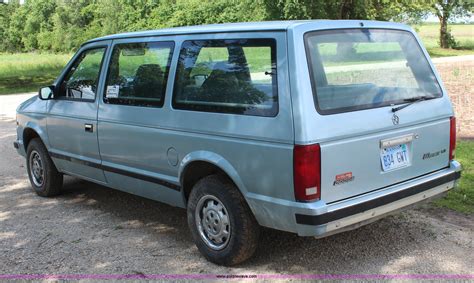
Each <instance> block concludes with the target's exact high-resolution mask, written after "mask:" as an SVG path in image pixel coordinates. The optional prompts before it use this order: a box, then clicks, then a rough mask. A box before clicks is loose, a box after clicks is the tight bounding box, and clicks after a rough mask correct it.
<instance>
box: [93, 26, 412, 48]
mask: <svg viewBox="0 0 474 283" xmlns="http://www.w3.org/2000/svg"><path fill="white" fill-rule="evenodd" d="M361 22H362V23H364V25H365V24H372V25H382V26H387V27H388V26H390V27H392V28H393V27H400V28H404V29H406V28H407V26H406V25H404V24H399V23H388V22H380V21H365V20H297V21H266V22H245V23H227V24H210V25H199V26H185V27H175V28H166V29H158V30H147V31H138V32H127V33H119V34H113V35H107V36H103V37H98V38H94V39H91V40H89V41H87V42H85V43H84V44H87V43H91V42H96V41H102V40H113V39H122V38H131V37H148V36H160V35H182V34H200V33H220V32H246V31H247V32H248V31H284V30H288V29H291V28H294V27H296V26H299V25H304V24H313V25H314V24H320V25H321V26H327V25H328V24H330V25H331V26H333V27H334V28H338V26H343V25H344V26H346V25H354V26H359V24H360V23H361Z"/></svg>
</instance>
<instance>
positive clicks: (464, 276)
mask: <svg viewBox="0 0 474 283" xmlns="http://www.w3.org/2000/svg"><path fill="white" fill-rule="evenodd" d="M223 278H226V279H320V280H324V279H326V280H334V279H352V280H354V279H365V280H370V279H371V280H374V279H379V280H380V279H418V280H420V279H431V280H433V279H451V280H453V279H458V280H459V279H474V274H222V275H219V274H0V280H2V279H3V280H5V279H10V280H15V279H16V280H32V279H64V280H79V279H102V280H104V279H109V280H119V279H216V280H217V279H223Z"/></svg>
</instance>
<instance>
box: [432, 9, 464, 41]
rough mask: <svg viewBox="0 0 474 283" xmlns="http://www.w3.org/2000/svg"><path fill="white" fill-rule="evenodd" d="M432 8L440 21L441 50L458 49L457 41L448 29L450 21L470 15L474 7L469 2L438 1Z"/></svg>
mask: <svg viewBox="0 0 474 283" xmlns="http://www.w3.org/2000/svg"><path fill="white" fill-rule="evenodd" d="M432 8H433V10H434V12H435V14H436V16H437V17H438V19H439V22H440V29H439V45H440V47H441V48H450V47H456V41H455V40H454V37H453V36H452V35H451V33H450V32H449V29H448V21H449V20H450V19H453V18H455V17H462V16H466V15H470V13H471V11H472V7H471V6H470V4H469V1H460V0H437V1H436V3H434V4H433V5H432Z"/></svg>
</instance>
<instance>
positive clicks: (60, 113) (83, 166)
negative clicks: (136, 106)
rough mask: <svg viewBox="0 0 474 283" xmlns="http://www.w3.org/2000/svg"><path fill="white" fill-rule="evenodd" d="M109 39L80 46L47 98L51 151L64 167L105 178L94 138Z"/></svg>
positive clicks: (60, 166) (64, 168)
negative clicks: (50, 97)
mask: <svg viewBox="0 0 474 283" xmlns="http://www.w3.org/2000/svg"><path fill="white" fill-rule="evenodd" d="M108 44H109V42H107V41H104V42H99V43H93V44H90V45H88V46H87V47H84V48H82V49H81V50H80V51H79V52H78V53H77V55H76V56H75V57H74V58H73V59H72V60H71V63H70V64H69V65H68V67H67V68H66V71H65V72H64V74H63V75H62V76H61V77H60V78H59V80H58V82H57V84H56V88H55V94H54V99H52V100H49V101H48V112H49V115H48V118H47V129H48V136H49V141H50V154H51V156H52V157H53V158H54V160H55V164H56V165H57V166H58V168H59V169H60V170H61V171H63V172H67V173H70V174H74V175H79V176H81V177H83V178H85V179H92V180H95V181H99V182H105V177H104V174H103V171H102V169H100V163H101V158H100V153H99V145H98V142H97V107H98V106H97V100H98V97H99V95H100V93H101V91H102V89H103V87H102V81H101V78H102V76H104V74H103V73H102V71H103V70H102V65H103V62H104V58H105V54H106V50H107V46H108Z"/></svg>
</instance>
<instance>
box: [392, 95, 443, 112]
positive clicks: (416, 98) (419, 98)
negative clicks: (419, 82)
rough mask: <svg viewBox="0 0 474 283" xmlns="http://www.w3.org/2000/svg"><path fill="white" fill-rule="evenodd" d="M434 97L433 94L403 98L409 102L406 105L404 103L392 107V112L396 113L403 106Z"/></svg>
mask: <svg viewBox="0 0 474 283" xmlns="http://www.w3.org/2000/svg"><path fill="white" fill-rule="evenodd" d="M433 98H434V97H432V96H418V97H412V98H405V99H403V102H408V103H407V104H405V105H402V106H398V107H393V108H392V112H393V113H395V112H397V111H399V110H402V109H403V108H406V107H408V106H410V105H412V104H414V103H417V102H420V101H423V100H429V99H433Z"/></svg>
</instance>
